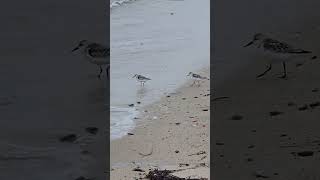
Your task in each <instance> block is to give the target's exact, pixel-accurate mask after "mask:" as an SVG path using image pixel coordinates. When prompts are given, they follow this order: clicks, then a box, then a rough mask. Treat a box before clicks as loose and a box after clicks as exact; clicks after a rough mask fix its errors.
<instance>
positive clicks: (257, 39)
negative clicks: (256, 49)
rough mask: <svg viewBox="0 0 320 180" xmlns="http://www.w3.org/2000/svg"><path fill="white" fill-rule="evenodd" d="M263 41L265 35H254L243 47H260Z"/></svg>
mask: <svg viewBox="0 0 320 180" xmlns="http://www.w3.org/2000/svg"><path fill="white" fill-rule="evenodd" d="M264 39H266V35H264V34H262V33H256V34H255V35H254V36H253V39H252V41H250V42H249V43H248V44H246V45H245V46H244V47H248V46H251V45H255V46H260V45H261V43H262V42H263V40H264Z"/></svg>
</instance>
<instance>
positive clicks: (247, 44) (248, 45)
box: [243, 41, 253, 47]
mask: <svg viewBox="0 0 320 180" xmlns="http://www.w3.org/2000/svg"><path fill="white" fill-rule="evenodd" d="M251 44H253V41H251V42H249V43H248V44H246V45H245V46H243V47H248V46H250V45H251Z"/></svg>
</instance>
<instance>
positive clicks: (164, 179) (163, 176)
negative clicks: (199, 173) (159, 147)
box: [146, 169, 208, 180]
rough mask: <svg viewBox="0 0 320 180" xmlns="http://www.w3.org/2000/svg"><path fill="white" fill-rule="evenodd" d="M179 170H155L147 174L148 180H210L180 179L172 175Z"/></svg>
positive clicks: (197, 179)
mask: <svg viewBox="0 0 320 180" xmlns="http://www.w3.org/2000/svg"><path fill="white" fill-rule="evenodd" d="M176 171H177V170H158V169H154V170H152V171H150V172H149V174H147V176H146V178H147V179H150V180H208V179H207V178H196V179H195V178H188V179H186V178H179V177H177V176H174V175H172V174H171V173H173V172H176Z"/></svg>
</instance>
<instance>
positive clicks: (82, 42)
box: [72, 40, 89, 52]
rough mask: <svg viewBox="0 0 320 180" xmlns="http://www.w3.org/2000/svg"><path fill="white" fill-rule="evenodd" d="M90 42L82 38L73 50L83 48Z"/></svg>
mask: <svg viewBox="0 0 320 180" xmlns="http://www.w3.org/2000/svg"><path fill="white" fill-rule="evenodd" d="M88 44H89V41H88V40H81V41H80V42H79V43H78V45H77V46H76V47H75V48H74V49H73V50H72V52H74V51H77V50H79V49H82V48H84V47H86V46H87V45H88Z"/></svg>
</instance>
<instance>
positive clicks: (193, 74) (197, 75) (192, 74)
mask: <svg viewBox="0 0 320 180" xmlns="http://www.w3.org/2000/svg"><path fill="white" fill-rule="evenodd" d="M187 76H191V77H192V78H193V79H194V81H193V83H192V84H191V86H193V85H195V83H196V82H197V83H198V86H200V80H204V79H206V80H210V79H209V78H207V77H203V76H200V75H199V74H195V73H193V72H189V74H188V75H187Z"/></svg>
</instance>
